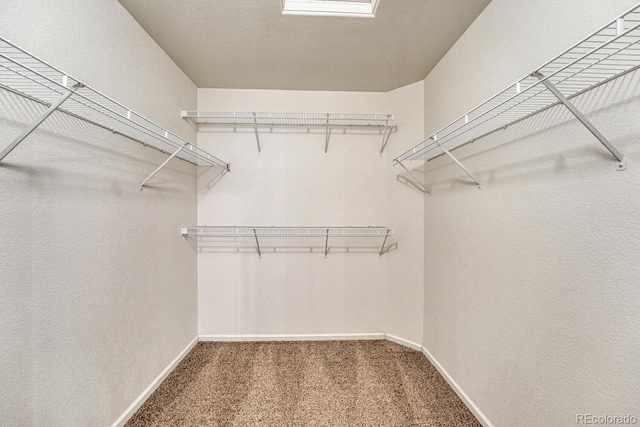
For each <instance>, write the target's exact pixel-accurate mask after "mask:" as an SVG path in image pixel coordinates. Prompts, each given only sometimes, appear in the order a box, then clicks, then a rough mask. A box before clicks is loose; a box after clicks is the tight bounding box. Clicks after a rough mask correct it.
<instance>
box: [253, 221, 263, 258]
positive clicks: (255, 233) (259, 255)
mask: <svg viewBox="0 0 640 427" xmlns="http://www.w3.org/2000/svg"><path fill="white" fill-rule="evenodd" d="M253 237H254V238H255V239H256V249H257V250H258V258H262V251H261V250H260V242H259V241H258V233H257V232H256V229H255V228H254V229H253Z"/></svg>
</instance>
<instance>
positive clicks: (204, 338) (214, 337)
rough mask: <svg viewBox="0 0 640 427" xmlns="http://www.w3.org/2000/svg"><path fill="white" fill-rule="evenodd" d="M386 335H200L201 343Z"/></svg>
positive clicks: (378, 336) (380, 337)
mask: <svg viewBox="0 0 640 427" xmlns="http://www.w3.org/2000/svg"><path fill="white" fill-rule="evenodd" d="M385 338H386V334H385V333H382V332H381V333H366V334H304V335H296V334H292V335H289V334H284V335H200V341H216V342H245V341H354V340H383V339H385Z"/></svg>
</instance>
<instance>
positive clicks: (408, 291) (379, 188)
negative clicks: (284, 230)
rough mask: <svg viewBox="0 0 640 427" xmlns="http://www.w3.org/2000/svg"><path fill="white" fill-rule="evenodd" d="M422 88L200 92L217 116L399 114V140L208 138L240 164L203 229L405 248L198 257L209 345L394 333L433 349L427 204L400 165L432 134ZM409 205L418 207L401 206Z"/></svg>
mask: <svg viewBox="0 0 640 427" xmlns="http://www.w3.org/2000/svg"><path fill="white" fill-rule="evenodd" d="M422 93H423V86H422V82H419V83H416V84H413V85H410V86H407V87H404V88H400V89H398V90H397V91H394V92H391V93H355V92H354V93H348V92H304V91H268V90H226V89H200V90H199V91H198V108H199V109H200V110H205V111H206V110H210V111H211V110H213V111H216V110H218V111H301V112H304V111H307V112H345V113H348V112H352V113H360V112H361V113H387V112H388V113H394V114H396V122H397V124H398V129H399V131H398V133H397V134H394V135H393V136H392V137H391V141H390V142H389V145H388V147H387V150H386V151H385V153H384V155H383V156H382V157H380V156H379V153H378V151H379V145H380V137H379V136H375V135H373V136H372V135H340V134H334V135H333V136H332V138H331V141H330V144H329V151H328V154H327V155H326V156H325V155H324V151H323V150H324V134H322V133H318V134H312V135H307V134H291V133H273V134H264V135H262V136H261V143H262V146H263V150H262V154H261V155H260V156H259V155H258V151H257V147H256V142H255V137H254V135H253V133H252V132H249V133H247V132H243V133H236V134H234V133H229V132H220V131H217V132H215V131H214V132H212V131H207V130H206V129H202V130H201V131H200V132H199V134H198V144H199V145H200V146H201V147H203V148H204V149H209V150H212V151H214V152H216V153H219V154H220V156H222V157H223V158H225V160H227V161H229V162H231V164H232V172H231V173H230V174H229V175H227V176H226V177H225V178H224V179H222V180H220V181H218V182H217V183H216V184H215V186H213V187H211V186H210V185H209V183H210V178H209V176H208V175H207V173H203V174H202V175H201V177H203V178H204V182H199V184H198V186H199V193H198V223H199V224H200V225H338V226H339V225H386V226H391V227H394V228H395V229H396V233H397V235H396V238H397V240H398V242H399V249H398V250H397V251H394V252H391V253H389V254H387V255H385V256H383V257H382V258H379V257H378V256H377V255H376V254H371V253H368V254H354V253H350V254H340V253H330V254H329V256H328V257H327V258H326V259H325V258H324V257H323V256H322V255H321V254H305V253H285V254H282V253H278V254H273V253H267V254H264V255H263V257H262V259H259V258H258V256H257V255H256V254H254V253H241V254H238V253H207V252H201V253H199V255H198V284H199V299H198V301H199V331H200V333H201V334H204V335H255V334H315V333H328V334H335V333H369V332H376V333H379V332H390V333H394V334H397V335H399V336H402V337H403V338H405V339H409V340H412V341H420V340H421V335H422V331H421V325H420V319H421V318H422V304H421V300H422V289H421V288H422V265H421V262H422V237H421V236H422V234H421V231H422V230H421V228H422V209H423V206H422V197H421V194H420V193H418V192H416V191H415V190H414V189H412V188H409V187H407V186H405V185H403V184H401V183H399V182H398V181H397V180H396V175H397V174H398V173H399V172H401V171H400V170H398V169H399V168H393V167H391V159H392V158H393V156H394V155H395V154H397V153H398V152H402V151H403V150H404V149H407V148H408V147H410V146H411V145H412V144H413V143H415V141H416V140H418V139H420V138H421V136H422V134H423V123H422V117H423V101H422ZM400 200H406V203H400Z"/></svg>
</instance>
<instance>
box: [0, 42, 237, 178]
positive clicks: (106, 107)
mask: <svg viewBox="0 0 640 427" xmlns="http://www.w3.org/2000/svg"><path fill="white" fill-rule="evenodd" d="M0 88H1V89H4V90H6V91H9V92H12V93H15V94H18V95H20V96H23V97H26V98H28V99H30V100H32V101H34V102H36V103H38V104H41V105H44V106H47V107H48V109H47V110H46V111H45V112H44V113H43V114H42V115H41V116H40V117H39V118H38V119H37V120H36V121H35V122H34V123H32V124H31V125H30V126H29V127H28V128H27V129H25V130H24V131H23V132H22V133H21V134H20V135H19V136H18V137H17V138H15V139H14V140H13V142H12V143H11V144H9V146H7V147H6V148H5V149H4V150H3V151H2V152H0V161H2V160H3V159H4V158H5V157H6V156H7V155H8V154H9V153H10V152H11V151H12V150H13V149H15V148H16V147H17V146H18V145H19V144H20V143H21V142H22V141H23V140H24V139H25V138H26V137H27V136H29V134H30V133H31V132H33V131H34V130H35V129H36V128H37V127H38V126H39V125H40V124H41V123H42V122H43V121H44V120H46V119H47V117H49V116H50V115H51V114H52V113H53V112H55V111H60V112H63V113H66V114H68V115H71V116H73V117H76V118H79V119H82V120H84V121H87V122H89V123H92V124H93V125H96V126H99V127H101V128H104V129H107V130H109V131H111V132H114V133H116V134H120V135H123V136H125V137H127V138H129V139H132V140H134V141H136V142H139V143H141V144H143V145H145V146H147V147H150V148H153V149H156V150H158V151H161V152H163V153H167V154H170V157H169V158H168V159H167V161H165V162H164V163H163V164H162V165H160V167H159V168H158V169H156V170H155V171H154V172H153V173H152V174H151V175H150V176H148V177H147V178H146V179H145V180H143V181H142V182H141V184H140V189H142V187H144V186H145V184H146V183H147V182H148V181H149V180H150V179H151V178H153V176H155V175H156V174H157V173H158V172H159V171H160V170H161V169H162V168H163V167H164V166H166V164H167V163H168V162H169V161H170V160H171V159H173V158H174V157H177V158H179V159H182V160H184V161H187V162H189V163H192V164H194V165H211V166H220V167H222V168H224V171H225V172H226V171H228V170H229V164H228V163H226V162H224V161H222V160H220V159H219V158H217V157H215V156H213V155H211V154H209V153H207V152H206V151H204V150H202V149H200V148H198V147H197V146H195V145H193V144H191V143H189V142H188V141H186V140H184V139H182V138H181V137H179V136H177V135H175V134H174V133H172V132H169V131H168V130H166V129H164V128H163V127H161V126H159V125H157V124H156V123H154V122H152V121H151V120H149V119H147V118H145V117H143V116H142V115H140V114H137V113H136V112H134V111H132V110H130V109H128V108H127V107H125V106H124V105H122V104H120V103H119V102H117V101H114V100H113V99H111V98H109V97H108V96H106V95H104V94H102V93H100V92H99V91H97V90H95V89H93V88H91V87H90V86H88V85H86V84H85V83H83V82H81V81H80V80H78V79H75V78H73V77H72V76H70V75H69V74H67V73H65V72H63V71H61V70H59V69H58V68H56V67H54V66H53V65H50V64H49V63H47V62H45V61H43V60H42V59H39V58H38V57H36V56H35V55H32V54H31V53H29V52H27V51H26V50H24V49H22V48H20V47H18V46H17V45H15V44H13V43H11V42H10V41H8V40H6V39H4V38H2V37H0ZM223 173H224V172H223Z"/></svg>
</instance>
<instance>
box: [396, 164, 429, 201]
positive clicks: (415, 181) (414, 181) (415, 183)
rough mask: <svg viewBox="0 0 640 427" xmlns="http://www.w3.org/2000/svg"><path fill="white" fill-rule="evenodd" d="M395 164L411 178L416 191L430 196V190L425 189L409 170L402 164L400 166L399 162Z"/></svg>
mask: <svg viewBox="0 0 640 427" xmlns="http://www.w3.org/2000/svg"><path fill="white" fill-rule="evenodd" d="M396 164H398V165H400V166H402V169H404V170H405V171H407V173H408V174H409V176H410V177H411V178H412V181H413V184H414V185H416V186H417V187H418V189H420V190H421V191H422V192H424V193H427V194H429V195H430V194H431V189H430V188H427V187H426V186H425V185H424V184H423V183H422V182H420V180H419V179H418V178H417V177H416V176H415V175H414V174H413V172H411V171H410V170H409V168H407V167H406V166H405V165H404V164H402V162H401V161H400V160H396Z"/></svg>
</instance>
